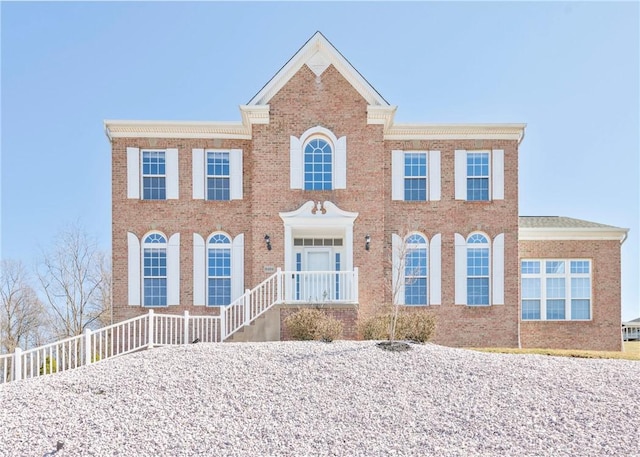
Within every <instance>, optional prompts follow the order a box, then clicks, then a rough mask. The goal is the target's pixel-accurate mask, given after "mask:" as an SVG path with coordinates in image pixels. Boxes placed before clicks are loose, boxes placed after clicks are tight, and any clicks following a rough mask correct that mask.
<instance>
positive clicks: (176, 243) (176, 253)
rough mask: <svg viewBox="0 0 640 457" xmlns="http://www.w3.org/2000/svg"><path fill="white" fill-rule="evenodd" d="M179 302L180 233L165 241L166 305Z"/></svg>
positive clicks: (173, 304)
mask: <svg viewBox="0 0 640 457" xmlns="http://www.w3.org/2000/svg"><path fill="white" fill-rule="evenodd" d="M179 304H180V233H174V234H173V235H171V237H170V238H169V242H168V243H167V306H177V305H179Z"/></svg>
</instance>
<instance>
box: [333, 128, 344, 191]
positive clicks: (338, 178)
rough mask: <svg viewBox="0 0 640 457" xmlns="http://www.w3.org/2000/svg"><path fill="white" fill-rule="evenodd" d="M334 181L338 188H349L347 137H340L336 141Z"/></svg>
mask: <svg viewBox="0 0 640 457" xmlns="http://www.w3.org/2000/svg"><path fill="white" fill-rule="evenodd" d="M333 182H334V184H335V188H336V189H346V188H347V137H346V136H343V137H340V138H338V141H337V142H336V154H335V165H334V167H333Z"/></svg>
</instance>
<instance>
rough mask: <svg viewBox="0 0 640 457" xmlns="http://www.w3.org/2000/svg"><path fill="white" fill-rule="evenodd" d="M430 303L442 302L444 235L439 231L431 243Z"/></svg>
mask: <svg viewBox="0 0 640 457" xmlns="http://www.w3.org/2000/svg"><path fill="white" fill-rule="evenodd" d="M429 289H430V293H429V295H430V297H429V298H430V300H429V304H430V305H441V304H442V235H440V234H439V233H438V234H436V235H434V236H433V238H431V243H429Z"/></svg>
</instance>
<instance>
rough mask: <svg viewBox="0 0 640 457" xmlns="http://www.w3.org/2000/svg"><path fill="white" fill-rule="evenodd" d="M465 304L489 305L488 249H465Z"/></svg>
mask: <svg viewBox="0 0 640 457" xmlns="http://www.w3.org/2000/svg"><path fill="white" fill-rule="evenodd" d="M467 304H468V305H481V306H488V305H489V249H487V248H468V249H467Z"/></svg>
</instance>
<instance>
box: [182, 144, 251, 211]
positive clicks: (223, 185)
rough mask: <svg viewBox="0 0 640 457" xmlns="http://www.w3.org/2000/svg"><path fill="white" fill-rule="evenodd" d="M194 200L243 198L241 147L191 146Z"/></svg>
mask: <svg viewBox="0 0 640 457" xmlns="http://www.w3.org/2000/svg"><path fill="white" fill-rule="evenodd" d="M191 152H192V156H191V157H192V186H193V199H194V200H212V201H228V200H242V194H243V190H242V186H243V177H242V174H243V170H242V149H192V150H191Z"/></svg>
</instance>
